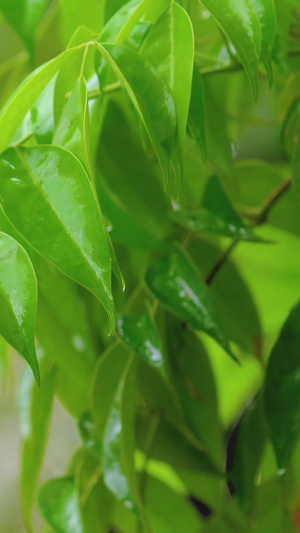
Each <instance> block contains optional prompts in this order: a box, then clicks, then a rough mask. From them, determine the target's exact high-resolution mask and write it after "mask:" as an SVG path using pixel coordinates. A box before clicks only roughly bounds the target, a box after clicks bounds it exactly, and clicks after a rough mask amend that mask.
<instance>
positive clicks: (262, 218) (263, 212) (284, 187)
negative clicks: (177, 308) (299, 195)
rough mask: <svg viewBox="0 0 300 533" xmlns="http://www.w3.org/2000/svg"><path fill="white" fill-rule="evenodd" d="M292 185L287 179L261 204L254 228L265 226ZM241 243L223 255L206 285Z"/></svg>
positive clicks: (237, 241) (255, 216) (253, 217)
mask: <svg viewBox="0 0 300 533" xmlns="http://www.w3.org/2000/svg"><path fill="white" fill-rule="evenodd" d="M291 185H292V180H291V179H290V178H287V179H286V180H284V181H282V182H281V183H280V184H279V185H278V187H276V188H275V189H274V190H273V191H272V192H271V193H270V194H269V196H267V198H265V200H264V201H263V202H262V204H261V208H260V210H259V211H258V212H257V214H256V215H254V216H253V215H252V216H251V218H252V219H253V223H252V225H251V226H252V227H253V228H254V227H257V226H261V225H262V224H264V223H265V222H266V220H267V218H268V216H269V214H270V211H271V210H272V209H273V207H274V206H275V204H276V203H277V202H278V200H279V199H280V198H282V196H283V195H284V194H285V193H286V192H287V191H288V190H289V188H290V187H291ZM239 242H240V239H237V240H234V241H233V242H232V243H231V244H230V246H228V248H227V249H226V250H225V251H224V252H223V253H222V255H221V256H220V258H219V259H218V261H217V262H216V264H215V265H214V267H213V268H212V270H211V272H210V273H209V275H208V276H207V278H206V284H207V285H210V284H211V282H212V281H213V279H214V278H215V276H216V274H217V273H218V272H219V270H220V269H221V268H222V266H223V265H224V263H226V261H227V259H228V257H229V256H230V254H231V253H232V251H233V250H234V249H235V247H236V246H237V244H238V243H239Z"/></svg>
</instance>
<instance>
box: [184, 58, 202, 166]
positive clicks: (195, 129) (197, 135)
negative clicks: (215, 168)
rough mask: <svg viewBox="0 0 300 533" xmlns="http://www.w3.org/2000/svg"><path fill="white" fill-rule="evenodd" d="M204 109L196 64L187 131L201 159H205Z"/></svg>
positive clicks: (200, 80) (200, 81)
mask: <svg viewBox="0 0 300 533" xmlns="http://www.w3.org/2000/svg"><path fill="white" fill-rule="evenodd" d="M205 123H206V111H205V99H204V88H203V83H202V79H201V76H200V73H199V71H198V68H197V67H196V65H194V68H193V78H192V89H191V98H190V107H189V114H188V131H189V133H190V135H192V137H193V138H194V139H196V140H197V142H198V144H199V146H200V150H201V154H202V159H203V160H204V161H205V159H206V134H205Z"/></svg>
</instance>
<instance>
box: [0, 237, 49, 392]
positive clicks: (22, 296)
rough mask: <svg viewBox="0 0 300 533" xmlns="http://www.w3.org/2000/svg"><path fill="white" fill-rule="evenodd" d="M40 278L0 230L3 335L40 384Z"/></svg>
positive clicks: (1, 329) (18, 247) (0, 287)
mask: <svg viewBox="0 0 300 533" xmlns="http://www.w3.org/2000/svg"><path fill="white" fill-rule="evenodd" d="M36 305H37V281H36V275H35V272H34V269H33V266H32V263H31V261H30V259H29V257H28V254H27V252H26V251H25V250H24V248H22V246H21V245H20V244H19V243H18V242H17V241H15V240H14V239H13V238H12V237H10V236H9V235H6V234H5V233H2V232H0V316H1V321H0V324H1V325H0V334H1V335H2V336H3V337H4V338H5V340H7V342H8V343H9V344H11V346H13V347H14V348H15V349H16V350H17V352H19V353H20V354H22V355H23V357H24V359H26V361H27V363H28V364H29V366H30V367H31V369H32V372H33V374H34V377H35V379H36V381H37V383H38V384H39V382H40V378H39V367H38V362H37V358H36V353H35V345H34V328H35V315H36Z"/></svg>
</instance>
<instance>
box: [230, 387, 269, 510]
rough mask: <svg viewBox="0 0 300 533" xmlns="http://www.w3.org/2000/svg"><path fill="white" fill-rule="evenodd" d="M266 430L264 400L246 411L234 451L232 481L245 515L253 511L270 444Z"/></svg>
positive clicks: (259, 400)
mask: <svg viewBox="0 0 300 533" xmlns="http://www.w3.org/2000/svg"><path fill="white" fill-rule="evenodd" d="M266 430H267V428H266V422H265V418H264V412H263V402H262V397H260V398H259V399H258V401H254V403H252V404H251V405H250V406H249V407H248V408H247V410H246V411H245V412H244V414H243V417H242V419H241V421H240V422H239V426H238V429H237V431H238V436H237V442H236V444H235V447H234V452H233V468H232V473H231V475H230V479H231V480H232V482H233V484H234V489H235V492H236V497H237V499H238V501H239V503H240V506H241V508H242V509H243V510H244V511H245V512H251V510H252V506H253V502H254V495H255V485H256V483H255V481H256V477H257V474H258V471H259V467H260V463H261V459H262V454H263V451H264V448H265V445H266V441H267V431H266Z"/></svg>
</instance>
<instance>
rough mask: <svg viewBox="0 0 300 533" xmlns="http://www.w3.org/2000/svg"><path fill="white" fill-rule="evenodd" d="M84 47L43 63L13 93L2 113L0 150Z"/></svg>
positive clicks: (6, 145) (0, 114)
mask: <svg viewBox="0 0 300 533" xmlns="http://www.w3.org/2000/svg"><path fill="white" fill-rule="evenodd" d="M82 48H83V47H82V46H81V47H80V46H79V47H78V48H73V49H69V50H66V51H65V52H63V53H62V54H60V55H59V56H57V57H55V58H54V59H52V60H51V61H49V62H48V63H46V64H45V65H42V66H41V67H39V68H38V69H36V70H35V71H34V72H32V73H31V74H30V75H29V76H28V77H27V78H26V79H25V80H24V81H23V83H22V85H21V86H20V87H18V89H17V90H16V91H15V92H14V93H13V95H12V96H11V97H10V99H9V100H8V102H7V103H6V105H5V106H4V108H3V109H2V111H1V113H0V132H1V133H0V152H3V150H5V149H6V148H7V147H8V146H9V144H10V142H11V140H12V138H13V136H14V134H15V132H16V130H17V129H18V126H19V125H20V124H21V122H22V120H23V118H24V116H25V115H26V113H27V111H29V109H31V107H32V106H33V105H34V103H35V101H36V99H37V98H38V97H39V95H40V94H41V92H42V91H43V89H44V88H45V87H46V85H48V83H49V81H50V80H51V79H52V78H53V76H55V74H56V73H57V72H58V70H59V69H60V68H61V67H62V66H63V65H64V64H65V63H66V62H67V61H72V60H73V59H74V58H75V57H76V55H77V54H78V53H80V52H81V50H82Z"/></svg>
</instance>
